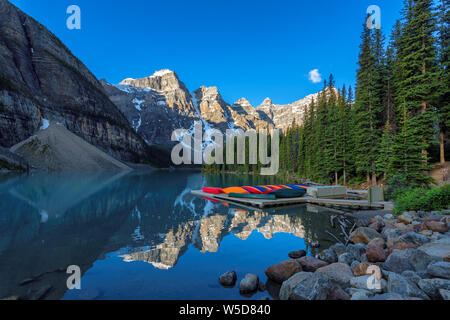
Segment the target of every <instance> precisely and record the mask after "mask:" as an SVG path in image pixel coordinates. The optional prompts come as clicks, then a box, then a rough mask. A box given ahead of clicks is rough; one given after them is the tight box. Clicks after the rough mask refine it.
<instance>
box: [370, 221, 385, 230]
mask: <svg viewBox="0 0 450 320" xmlns="http://www.w3.org/2000/svg"><path fill="white" fill-rule="evenodd" d="M369 228H372V229H374V230H375V231H377V232H381V231H382V230H383V228H384V223H383V222H382V221H375V222H373V223H371V224H369Z"/></svg>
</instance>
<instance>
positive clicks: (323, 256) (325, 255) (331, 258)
mask: <svg viewBox="0 0 450 320" xmlns="http://www.w3.org/2000/svg"><path fill="white" fill-rule="evenodd" d="M319 259H320V260H323V261H325V262H327V263H334V262H337V259H338V258H337V255H336V253H334V251H333V250H332V249H325V250H322V252H320V253H319Z"/></svg>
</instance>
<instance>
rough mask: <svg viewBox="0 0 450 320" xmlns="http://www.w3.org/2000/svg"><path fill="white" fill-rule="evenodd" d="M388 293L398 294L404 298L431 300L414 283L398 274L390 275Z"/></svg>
mask: <svg viewBox="0 0 450 320" xmlns="http://www.w3.org/2000/svg"><path fill="white" fill-rule="evenodd" d="M387 291H388V292H389V293H397V294H399V295H401V296H403V297H417V298H421V299H424V300H429V298H428V296H427V295H426V294H425V293H424V292H423V291H422V290H420V289H419V288H418V287H417V285H416V284H415V283H414V282H412V281H409V280H407V279H406V278H404V277H403V276H401V275H399V274H396V273H390V274H389V278H388V283H387Z"/></svg>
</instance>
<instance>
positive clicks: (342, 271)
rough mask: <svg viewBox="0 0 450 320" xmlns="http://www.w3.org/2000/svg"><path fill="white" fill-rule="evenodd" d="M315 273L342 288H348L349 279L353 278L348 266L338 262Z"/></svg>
mask: <svg viewBox="0 0 450 320" xmlns="http://www.w3.org/2000/svg"><path fill="white" fill-rule="evenodd" d="M317 272H319V273H322V274H324V275H326V276H327V277H328V278H329V279H330V280H331V281H333V282H334V283H336V284H338V285H340V286H341V287H342V288H347V287H349V286H350V279H351V278H353V271H352V269H351V268H350V266H349V265H347V264H345V263H340V262H337V263H332V264H330V265H328V266H325V267H322V268H319V269H317ZM317 272H316V273H317Z"/></svg>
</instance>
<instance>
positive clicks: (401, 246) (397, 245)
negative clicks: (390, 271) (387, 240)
mask: <svg viewBox="0 0 450 320" xmlns="http://www.w3.org/2000/svg"><path fill="white" fill-rule="evenodd" d="M418 247H419V246H418V245H417V244H414V243H408V242H403V241H397V242H396V243H395V244H393V245H391V247H390V248H389V254H391V253H392V252H394V250H406V249H417V248H418Z"/></svg>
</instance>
